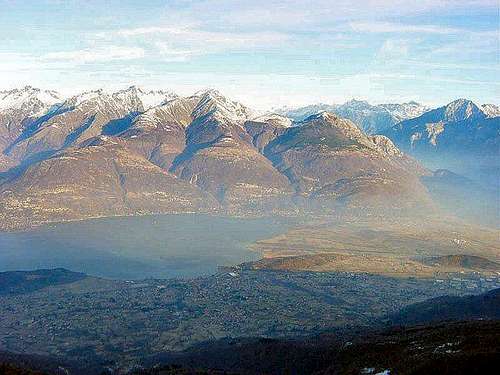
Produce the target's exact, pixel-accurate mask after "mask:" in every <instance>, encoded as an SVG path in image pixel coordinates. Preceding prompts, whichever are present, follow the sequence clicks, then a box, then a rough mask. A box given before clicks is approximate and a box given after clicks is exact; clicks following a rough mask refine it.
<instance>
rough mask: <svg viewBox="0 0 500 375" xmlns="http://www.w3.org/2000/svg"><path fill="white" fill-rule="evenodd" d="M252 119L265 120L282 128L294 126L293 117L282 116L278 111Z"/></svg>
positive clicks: (256, 120)
mask: <svg viewBox="0 0 500 375" xmlns="http://www.w3.org/2000/svg"><path fill="white" fill-rule="evenodd" d="M252 121H255V122H265V123H268V124H271V125H274V126H277V127H281V128H289V127H291V126H292V119H290V118H288V117H285V116H281V115H279V114H277V113H268V114H264V115H260V116H257V117H254V118H253V119H252Z"/></svg>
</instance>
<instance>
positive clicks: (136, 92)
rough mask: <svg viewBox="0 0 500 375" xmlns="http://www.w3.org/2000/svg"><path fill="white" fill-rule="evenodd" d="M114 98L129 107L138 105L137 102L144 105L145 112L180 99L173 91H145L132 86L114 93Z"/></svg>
mask: <svg viewBox="0 0 500 375" xmlns="http://www.w3.org/2000/svg"><path fill="white" fill-rule="evenodd" d="M113 97H114V98H115V99H118V100H120V101H122V102H123V103H126V104H127V105H128V106H129V107H132V106H134V105H135V104H137V101H139V102H140V104H142V107H143V110H148V109H150V108H152V107H156V106H158V105H161V104H163V103H166V102H168V101H170V100H173V99H176V98H178V95H176V94H175V93H173V92H171V91H163V90H149V91H146V90H143V89H141V88H139V87H137V86H130V87H129V88H128V89H125V90H120V91H117V92H115V93H113Z"/></svg>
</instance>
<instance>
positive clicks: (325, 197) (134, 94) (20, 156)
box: [0, 87, 430, 229]
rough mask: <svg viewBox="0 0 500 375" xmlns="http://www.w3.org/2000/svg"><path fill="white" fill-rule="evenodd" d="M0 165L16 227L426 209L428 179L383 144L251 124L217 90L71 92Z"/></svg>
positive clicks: (6, 212) (330, 129)
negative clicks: (172, 215) (199, 215)
mask: <svg viewBox="0 0 500 375" xmlns="http://www.w3.org/2000/svg"><path fill="white" fill-rule="evenodd" d="M158 103H159V105H156V104H158ZM149 105H153V107H151V108H148V106H149ZM41 113H44V112H41ZM294 125H297V126H294ZM0 162H1V166H0V171H2V172H5V171H7V170H9V173H2V175H0V176H1V177H2V179H3V182H0V197H1V198H2V199H1V201H0V213H1V215H3V216H2V218H3V219H5V220H4V221H3V223H2V227H3V228H11V229H12V228H15V227H25V226H28V225H29V224H30V223H31V224H32V225H36V224H37V223H43V222H47V221H59V220H75V219H81V218H87V217H95V216H114V215H131V214H140V213H167V212H188V211H194V212H198V211H202V212H205V211H207V210H209V211H210V210H221V211H224V212H226V213H230V214H238V215H255V214H257V215H262V214H269V213H279V214H287V215H289V214H293V213H297V212H298V211H301V210H303V209H304V208H306V209H307V210H310V209H312V210H313V211H314V212H316V210H317V209H319V210H320V212H322V213H324V210H325V209H326V211H327V213H330V212H331V209H332V208H334V207H335V208H339V207H341V206H342V207H343V206H346V205H347V206H348V207H354V208H368V207H370V208H373V207H377V208H382V207H384V208H386V209H398V210H400V209H402V208H415V207H429V206H430V202H429V199H428V196H427V193H426V190H425V188H424V187H423V185H422V184H421V183H420V181H419V180H418V177H419V176H420V175H425V174H428V172H427V171H426V170H425V169H423V168H422V167H421V166H420V165H419V164H418V163H416V162H415V161H414V160H413V159H411V158H409V157H407V156H405V155H404V154H403V153H401V152H400V151H399V150H398V149H397V148H396V147H395V146H394V144H393V143H392V142H391V141H390V140H389V139H387V138H386V137H383V136H367V135H366V134H364V133H363V132H362V131H361V130H360V129H359V128H358V127H357V126H356V125H355V124H353V123H352V122H351V121H349V120H342V119H340V118H339V117H338V116H335V115H332V114H328V113H325V112H323V113H321V114H319V115H315V116H311V117H310V118H308V119H306V120H305V121H303V122H301V123H297V124H293V123H292V120H291V119H290V118H288V117H285V116H281V115H278V114H266V115H262V116H257V117H256V116H255V115H254V113H253V111H252V110H250V109H249V108H247V107H245V106H244V105H242V104H241V103H238V102H235V101H232V100H230V99H229V98H226V97H224V96H223V95H222V94H221V93H219V92H217V91H215V90H208V91H205V92H200V93H197V94H195V95H193V96H190V97H176V96H175V95H174V94H171V93H168V92H163V91H157V92H146V91H144V90H141V89H139V88H136V87H130V88H129V89H127V90H122V91H119V92H117V93H114V94H106V93H105V92H103V91H102V90H97V91H91V92H86V93H82V94H79V95H76V96H73V97H71V98H69V99H67V100H65V101H64V102H63V103H62V104H58V105H56V106H55V107H51V108H50V111H49V112H47V113H44V114H43V115H41V117H38V118H35V121H34V122H33V123H32V125H30V126H29V128H23V130H22V131H21V133H20V135H19V136H18V137H17V138H16V140H15V141H14V142H12V143H11V144H10V145H9V146H8V147H7V148H6V150H5V151H4V153H3V155H2V158H0ZM16 165H17V166H18V168H12V167H15V166H16ZM9 168H11V169H9Z"/></svg>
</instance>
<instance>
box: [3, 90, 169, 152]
mask: <svg viewBox="0 0 500 375" xmlns="http://www.w3.org/2000/svg"><path fill="white" fill-rule="evenodd" d="M172 98H175V96H174V94H170V93H167V92H162V91H157V92H145V91H143V90H141V89H138V88H136V87H130V88H129V89H127V90H122V91H118V92H116V93H114V94H106V93H104V92H103V91H102V90H97V91H90V92H85V93H82V94H79V95H76V96H73V97H71V98H69V99H67V100H66V101H64V102H63V103H62V104H60V105H59V106H58V107H57V108H56V109H55V110H52V111H50V112H47V113H46V114H45V115H44V116H42V117H40V118H39V119H38V120H37V121H36V122H34V123H33V124H31V125H30V127H29V128H27V129H25V130H24V131H23V132H22V133H21V134H20V136H19V137H18V138H17V139H16V140H15V141H14V142H13V143H11V144H10V145H9V147H7V148H6V149H5V150H4V153H5V154H7V155H8V156H9V157H11V158H12V159H14V160H17V161H18V162H30V161H37V160H41V159H43V158H45V157H47V156H48V155H51V154H52V153H54V152H57V151H60V150H62V149H64V148H67V147H69V146H72V145H76V144H78V143H80V142H82V141H85V140H86V139H89V138H92V137H95V136H97V135H100V134H106V135H113V134H117V133H119V132H121V131H123V130H124V129H126V128H128V127H129V126H130V124H131V122H132V120H133V119H134V117H135V115H136V114H138V113H140V112H142V111H144V110H145V109H147V108H149V107H150V106H151V105H156V104H157V103H158V104H159V103H162V102H164V101H167V100H169V99H172Z"/></svg>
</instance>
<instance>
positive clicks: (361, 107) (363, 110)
mask: <svg viewBox="0 0 500 375" xmlns="http://www.w3.org/2000/svg"><path fill="white" fill-rule="evenodd" d="M428 110H429V108H428V107H425V106H423V105H421V104H418V103H416V102H408V103H402V104H380V105H371V104H369V103H368V102H366V101H360V100H354V99H353V100H351V101H348V102H346V103H344V104H342V105H328V104H317V105H310V106H306V107H301V108H296V109H285V110H282V111H280V113H282V114H283V115H286V116H288V117H290V118H293V119H294V120H295V121H302V120H304V119H305V118H307V117H309V116H311V115H314V114H317V113H319V112H322V111H327V112H332V113H336V114H337V115H339V116H340V117H343V118H347V119H349V120H351V121H353V122H354V123H355V124H356V125H358V126H359V127H360V128H361V129H362V130H363V131H365V132H366V133H367V134H377V133H379V132H380V131H382V130H384V129H387V128H389V127H391V126H393V125H394V124H396V123H398V122H400V121H402V120H406V119H410V118H414V117H418V116H420V115H421V114H423V113H425V112H426V111H428Z"/></svg>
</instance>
